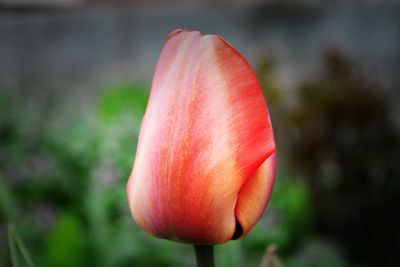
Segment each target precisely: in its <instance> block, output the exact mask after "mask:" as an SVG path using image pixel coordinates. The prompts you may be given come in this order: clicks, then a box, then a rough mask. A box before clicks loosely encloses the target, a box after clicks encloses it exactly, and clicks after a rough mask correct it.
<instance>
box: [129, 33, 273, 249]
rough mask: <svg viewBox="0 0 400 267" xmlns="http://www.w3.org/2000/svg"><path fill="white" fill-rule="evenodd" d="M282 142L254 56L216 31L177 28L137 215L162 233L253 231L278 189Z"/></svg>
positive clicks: (150, 132) (144, 153)
mask: <svg viewBox="0 0 400 267" xmlns="http://www.w3.org/2000/svg"><path fill="white" fill-rule="evenodd" d="M275 155H276V152H275V142H274V137H273V132H272V126H271V121H270V118H269V114H268V110H267V106H266V103H265V100H264V98H263V95H262V91H261V88H260V85H259V83H258V81H257V79H256V76H255V74H254V71H253V70H252V69H251V67H250V65H249V63H248V62H247V61H246V59H245V58H243V56H242V55H240V53H239V52H238V51H237V50H235V49H234V48H233V47H232V46H231V45H230V44H229V43H228V42H227V41H225V40H224V39H223V38H221V37H219V36H217V35H204V36H202V35H201V33H199V32H197V31H185V30H176V31H174V32H172V33H170V34H169V36H168V38H167V40H166V43H165V45H164V47H163V50H162V52H161V55H160V58H159V60H158V63H157V67H156V70H155V74H154V77H153V82H152V87H151V92H150V98H149V102H148V105H147V109H146V113H145V115H144V118H143V121H142V125H141V129H140V135H139V142H138V147H137V152H136V158H135V162H134V165H133V169H132V172H131V174H130V177H129V181H128V184H127V194H128V199H129V206H130V210H131V213H132V216H133V218H134V219H135V221H136V223H137V224H138V225H139V227H140V228H142V229H143V230H144V231H146V232H148V233H150V234H152V235H154V236H156V237H160V238H166V239H171V240H175V241H180V242H188V243H195V244H219V243H224V242H227V241H229V240H232V239H237V238H241V237H243V236H245V235H246V234H247V233H248V232H249V231H250V230H251V229H252V228H253V227H254V225H255V224H256V222H257V221H258V220H259V219H260V217H261V215H262V213H263V211H264V209H265V206H266V204H267V202H268V199H269V197H270V195H271V193H272V188H273V183H274V177H275V158H276V157H275Z"/></svg>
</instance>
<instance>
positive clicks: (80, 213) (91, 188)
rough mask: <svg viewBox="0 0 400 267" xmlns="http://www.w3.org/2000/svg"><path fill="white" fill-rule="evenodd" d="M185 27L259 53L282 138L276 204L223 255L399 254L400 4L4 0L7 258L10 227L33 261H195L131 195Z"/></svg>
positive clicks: (0, 119) (256, 64)
mask: <svg viewBox="0 0 400 267" xmlns="http://www.w3.org/2000/svg"><path fill="white" fill-rule="evenodd" d="M176 28H186V29H197V30H200V31H202V32H203V33H215V34H220V35H222V36H223V37H224V38H226V39H227V40H228V41H229V42H230V43H231V44H232V45H233V46H235V47H236V48H237V49H238V50H239V51H240V52H241V53H242V54H243V55H244V56H245V57H246V58H247V59H248V60H249V61H250V63H251V65H252V66H253V68H254V69H255V71H256V73H257V75H258V78H259V81H260V83H261V85H262V88H263V91H264V95H265V97H266V100H267V103H268V107H269V110H270V113H271V119H272V122H273V125H274V129H275V136H276V141H277V146H278V155H279V158H278V173H277V178H276V186H275V189H274V192H273V195H272V198H271V201H270V204H269V206H268V208H267V210H266V213H265V214H264V216H263V218H262V220H261V221H260V222H259V224H258V225H257V226H256V227H255V229H254V230H253V231H252V232H251V233H250V234H249V235H248V236H247V237H245V238H244V239H242V240H239V241H232V242H229V243H228V244H226V245H221V246H217V247H216V261H217V266H232V267H236V266H238V267H239V266H258V265H259V263H260V261H261V258H262V257H263V254H264V251H265V249H266V248H267V247H268V246H269V245H271V244H275V245H276V246H277V247H278V250H277V253H276V255H277V256H278V257H279V258H280V261H281V263H282V264H283V266H286V267H300V266H315V267H317V266H321V267H330V266H332V267H351V266H365V267H369V266H399V264H400V259H399V256H398V254H399V251H400V210H399V205H400V162H399V159H400V134H399V126H400V125H399V124H400V120H399V116H398V114H399V104H400V97H399V94H400V91H399V88H398V87H399V84H400V71H399V67H400V3H399V2H398V1H385V0H383V1H372V0H371V1H355V0H353V1H317V0H315V1H302V0H298V1H295V0H293V1H290V0H287V1H268V0H266V1H263V0H251V1H246V0H235V1H229V0H219V1H211V0H209V1H200V0H190V1H183V0H182V1H178V0H175V1H171V2H168V3H166V2H164V1H161V0H160V1H157V0H151V1H139V0H138V1H135V0H131V1H129V0H125V1H98V0H57V1H50V0H0V266H11V254H12V253H11V252H12V251H11V252H10V246H9V240H8V234H7V233H8V229H15V232H14V231H11V232H13V233H14V234H13V235H12V236H14V237H16V236H17V235H18V236H19V237H20V238H21V239H22V240H23V243H24V244H25V248H26V251H27V252H28V253H29V254H30V255H31V257H32V260H33V262H34V263H35V264H36V266H43V267H81V266H82V267H83V266H99V267H123V266H145V267H146V266H194V265H195V262H194V254H193V251H192V248H191V247H190V246H188V245H184V244H179V243H174V242H170V241H166V240H160V239H156V238H153V237H150V236H148V235H147V234H144V233H143V232H142V231H140V230H139V229H138V227H137V226H136V224H135V223H134V222H133V220H132V219H131V216H130V213H129V209H128V205H127V200H126V195H125V184H126V181H127V178H128V175H129V172H130V170H131V166H132V163H133V160H134V157H135V150H136V142H137V137H138V130H139V124H140V121H141V118H142V116H143V113H144V111H145V108H146V104H147V99H148V95H149V88H150V86H151V77H152V73H153V70H154V68H155V65H156V62H157V58H158V56H159V53H160V51H161V48H162V45H163V43H164V40H165V38H166V36H167V34H168V33H169V32H170V31H172V30H174V29H176ZM10 225H12V227H14V228H9V227H10ZM15 234H17V235H15ZM14 239H15V238H14ZM17 239H18V238H17ZM11 243H12V242H11ZM17 250H18V249H17ZM16 257H17V258H18V259H19V260H20V266H29V265H24V263H25V262H24V259H25V260H26V259H27V256H26V253H25V254H24V252H22V253H20V252H19V251H17V253H16Z"/></svg>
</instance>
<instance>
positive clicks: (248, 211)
mask: <svg viewBox="0 0 400 267" xmlns="http://www.w3.org/2000/svg"><path fill="white" fill-rule="evenodd" d="M275 173H276V153H273V154H272V155H271V156H269V158H268V159H267V160H266V161H265V162H264V163H263V164H262V165H261V166H260V167H259V168H258V170H257V171H256V173H255V174H254V176H253V177H252V178H250V179H249V180H248V181H247V182H246V183H245V184H244V185H243V187H242V188H241V189H240V191H239V195H238V199H237V203H236V209H235V214H236V219H237V220H238V223H239V224H240V227H241V232H242V233H241V234H240V236H245V235H246V234H247V233H248V232H249V231H250V230H251V229H252V228H253V227H254V225H255V224H256V222H257V221H258V220H259V219H260V217H261V215H262V214H263V212H264V209H265V206H266V205H267V203H268V200H269V198H270V196H271V194H272V189H273V185H274V180H275ZM240 236H237V238H239V237H240Z"/></svg>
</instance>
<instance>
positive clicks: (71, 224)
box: [44, 213, 90, 267]
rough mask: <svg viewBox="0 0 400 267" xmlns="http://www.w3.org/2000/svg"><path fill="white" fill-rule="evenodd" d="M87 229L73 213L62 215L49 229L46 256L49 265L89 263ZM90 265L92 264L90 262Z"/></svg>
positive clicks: (73, 266) (76, 266) (68, 266)
mask: <svg viewBox="0 0 400 267" xmlns="http://www.w3.org/2000/svg"><path fill="white" fill-rule="evenodd" d="M87 240H89V239H88V237H87V235H86V231H85V229H84V226H83V225H82V221H81V220H80V218H79V217H78V216H77V215H74V214H73V213H66V214H63V215H61V216H60V217H59V218H58V220H57V222H56V223H55V225H54V226H53V228H52V229H51V230H50V231H49V233H48V236H47V240H46V245H45V250H44V256H45V258H46V261H47V262H46V266H48V267H79V266H82V267H83V266H87V265H88V262H89V261H88V256H89V255H88V253H87V249H88V248H87ZM89 265H90V264H89Z"/></svg>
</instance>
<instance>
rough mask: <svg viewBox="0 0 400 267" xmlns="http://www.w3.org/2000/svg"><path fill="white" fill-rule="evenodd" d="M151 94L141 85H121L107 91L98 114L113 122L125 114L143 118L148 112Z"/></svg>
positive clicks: (99, 106) (100, 103) (101, 100)
mask: <svg viewBox="0 0 400 267" xmlns="http://www.w3.org/2000/svg"><path fill="white" fill-rule="evenodd" d="M148 98H149V92H148V90H146V88H145V87H144V86H141V85H121V86H117V87H115V88H112V89H109V90H107V91H106V92H105V93H104V95H103V96H102V97H101V99H100V102H99V105H98V114H99V116H100V118H101V119H103V120H104V121H106V122H112V121H115V120H116V119H118V117H121V116H122V115H124V113H128V114H133V115H136V114H138V115H139V116H142V115H143V114H144V112H145V110H146V105H147V100H148Z"/></svg>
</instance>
